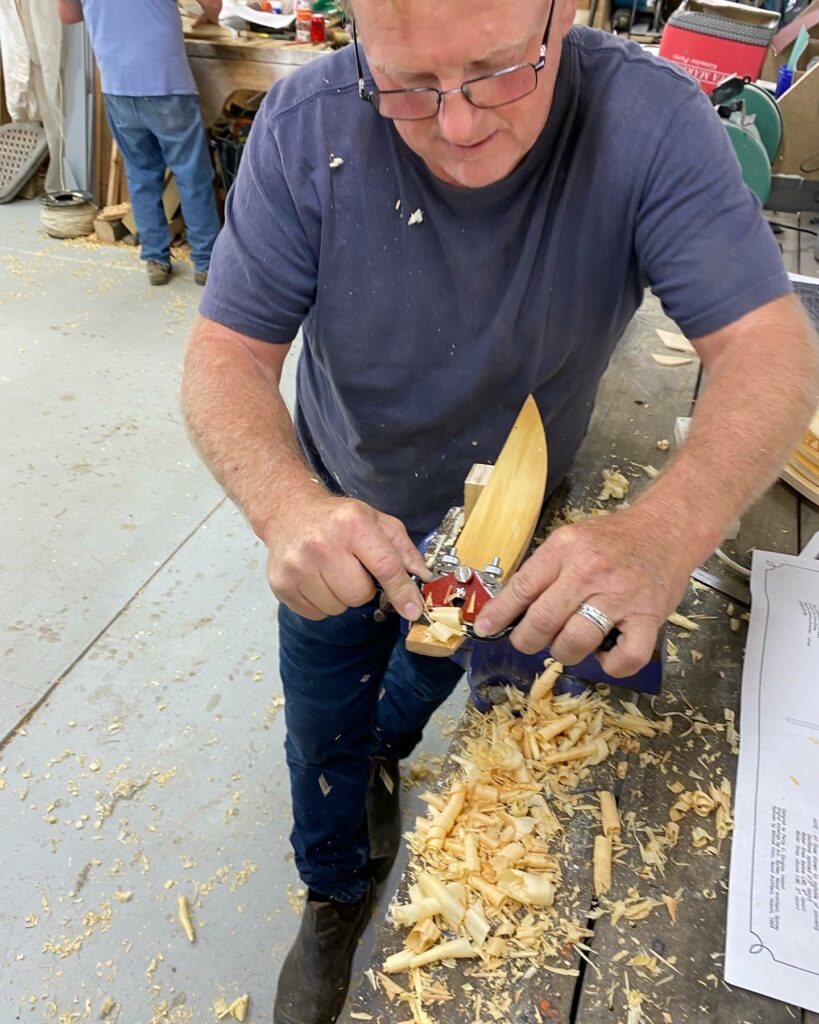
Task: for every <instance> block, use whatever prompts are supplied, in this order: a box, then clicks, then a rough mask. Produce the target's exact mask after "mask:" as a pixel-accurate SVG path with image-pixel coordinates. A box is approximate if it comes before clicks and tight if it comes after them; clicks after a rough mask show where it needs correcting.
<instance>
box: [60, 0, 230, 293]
mask: <svg viewBox="0 0 819 1024" xmlns="http://www.w3.org/2000/svg"><path fill="white" fill-rule="evenodd" d="M199 4H200V6H201V7H202V11H203V14H202V18H203V19H207V20H210V21H216V20H217V19H218V17H219V11H220V10H221V8H222V0H199ZM57 11H58V13H59V16H60V20H61V21H62V22H63V23H64V24H66V25H71V24H74V23H75V22H78V21H83V20H84V21H85V23H86V25H87V27H88V34H89V36H90V37H91V46H92V48H93V50H94V56H95V57H96V59H97V65H98V66H99V70H100V78H101V81H102V94H103V99H104V101H105V109H106V112H107V114H108V122H109V124H110V125H111V133H112V134H113V136H114V139H115V140H116V143H117V145H118V146H119V151H120V153H121V155H122V161H123V164H124V166H125V175H126V177H127V179H128V191H129V193H130V196H131V206H132V208H133V212H134V220H135V221H136V225H137V230H138V231H139V240H140V243H141V245H142V259H143V260H144V261H145V263H146V267H147V271H148V280H149V282H150V283H151V284H153V285H161V284H167V282H168V279H169V278H170V276H171V247H170V241H171V240H170V237H169V232H168V223H167V221H166V219H165V212H164V209H163V206H162V193H163V192H164V189H165V168H166V167H170V169H171V170H172V171H173V173H174V176H175V178H176V183H177V185H178V186H179V195H180V197H181V200H182V214H183V216H184V218H185V226H186V228H187V232H188V242H189V243H190V247H191V258H192V259H193V265H194V268H195V270H194V278H195V280H196V283H197V284H200V285H204V284H205V282H206V281H207V279H208V267H209V266H210V256H211V252H212V251H213V243H214V242H215V241H216V236H217V235H218V233H219V214H218V213H217V210H216V200H215V198H214V194H213V165H212V164H211V159H210V153H209V151H208V143H207V139H206V137H205V129H204V125H203V123H202V114H201V111H200V109H199V97H198V95H197V91H196V84H195V82H194V80H193V75H192V74H191V69H190V67H189V65H188V59H187V57H186V55H185V40H184V37H183V35H182V21H181V19H180V17H179V9H178V7H177V5H176V0H139V2H138V3H135V2H134V0H57Z"/></svg>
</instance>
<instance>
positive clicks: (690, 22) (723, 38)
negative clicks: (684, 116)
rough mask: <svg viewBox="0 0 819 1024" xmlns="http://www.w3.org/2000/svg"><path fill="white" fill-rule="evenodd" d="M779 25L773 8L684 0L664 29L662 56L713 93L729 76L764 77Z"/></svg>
mask: <svg viewBox="0 0 819 1024" xmlns="http://www.w3.org/2000/svg"><path fill="white" fill-rule="evenodd" d="M778 24H779V15H778V14H777V13H776V12H774V11H762V10H758V9H757V8H755V7H746V6H745V5H744V4H739V3H726V2H723V0H684V2H683V3H682V5H681V6H680V7H678V8H677V10H676V11H675V12H674V13H673V14H672V15H671V17H670V18H669V19H668V23H667V24H666V26H665V29H664V30H663V37H662V40H661V41H660V56H661V57H665V58H666V59H667V60H670V61H673V62H674V63H675V64H676V65H677V66H678V67H680V68H682V70H683V71H687V72H688V74H689V75H693V76H694V78H696V79H697V81H698V82H699V83H700V85H701V86H702V88H703V89H704V90H705V92H707V93H710V92H712V90H713V89H714V87H715V86H716V85H718V84H719V83H720V82H721V81H722V80H723V79H724V78H727V77H728V76H729V75H741V76H743V77H744V76H746V75H747V76H748V77H749V78H750V79H751V80H754V79H756V78H758V77H759V73H760V71H761V70H762V64H763V62H764V60H765V54H766V53H767V52H768V46H769V44H770V42H771V39H772V38H773V36H774V33H775V32H776V29H777V26H778Z"/></svg>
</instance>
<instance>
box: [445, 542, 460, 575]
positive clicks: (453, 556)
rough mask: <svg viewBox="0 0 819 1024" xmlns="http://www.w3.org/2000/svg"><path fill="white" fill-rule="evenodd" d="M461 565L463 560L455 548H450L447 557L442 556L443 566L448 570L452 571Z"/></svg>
mask: <svg viewBox="0 0 819 1024" xmlns="http://www.w3.org/2000/svg"><path fill="white" fill-rule="evenodd" d="M460 564H461V560H460V558H458V552H457V550H456V549H455V548H454V547H452V548H450V549H449V550H448V551H447V553H446V554H445V555H441V565H443V566H444V567H445V568H446V569H449V570H452V569H454V568H455V567H456V566H458V565H460Z"/></svg>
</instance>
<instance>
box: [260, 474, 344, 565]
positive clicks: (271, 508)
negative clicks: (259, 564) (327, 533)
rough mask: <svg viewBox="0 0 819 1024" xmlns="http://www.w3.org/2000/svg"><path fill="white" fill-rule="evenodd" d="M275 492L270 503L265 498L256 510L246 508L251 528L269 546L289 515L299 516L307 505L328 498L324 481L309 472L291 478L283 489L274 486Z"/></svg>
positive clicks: (328, 493)
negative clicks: (298, 477)
mask: <svg viewBox="0 0 819 1024" xmlns="http://www.w3.org/2000/svg"><path fill="white" fill-rule="evenodd" d="M275 492H276V497H275V499H274V501H273V502H270V501H267V502H265V504H264V506H260V507H259V508H258V509H257V510H250V509H245V514H246V516H247V519H248V522H249V523H250V527H251V529H252V530H253V532H254V533H255V534H256V536H257V537H258V538H259V539H260V540H262V541H264V543H265V544H267V546H268V547H269V546H270V541H271V538H272V537H273V536H275V534H277V533H278V532H279V531H280V530H281V528H282V525H283V524H284V522H285V521H286V520H287V519H288V518H289V517H290V516H293V515H297V516H301V515H302V514H303V512H304V509H305V508H306V506H307V505H310V504H312V503H314V502H316V501H320V500H323V499H326V498H329V497H331V494H330V492H329V491H328V490H327V488H326V487H325V486H324V484H323V482H322V481H321V480H320V479H319V478H318V477H317V476H313V475H311V474H309V471H306V472H305V475H304V477H303V478H300V479H298V480H291V481H290V484H289V485H288V486H287V487H286V488H284V489H283V488H282V487H281V486H279V487H277V488H275Z"/></svg>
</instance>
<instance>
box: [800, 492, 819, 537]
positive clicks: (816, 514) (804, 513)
mask: <svg viewBox="0 0 819 1024" xmlns="http://www.w3.org/2000/svg"><path fill="white" fill-rule="evenodd" d="M817 532H819V508H817V507H816V506H815V505H814V504H813V502H811V501H808V499H807V498H800V499H799V547H800V549H801V548H803V547H804V546H805V545H806V544H807V542H808V541H809V540H810V539H811V537H812V536H813V535H814V534H815V533H817Z"/></svg>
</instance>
